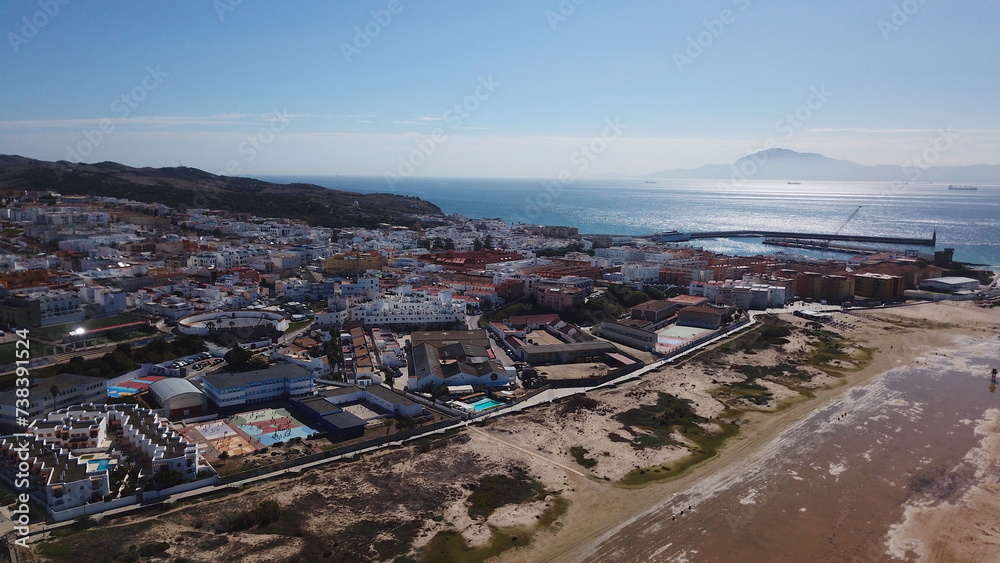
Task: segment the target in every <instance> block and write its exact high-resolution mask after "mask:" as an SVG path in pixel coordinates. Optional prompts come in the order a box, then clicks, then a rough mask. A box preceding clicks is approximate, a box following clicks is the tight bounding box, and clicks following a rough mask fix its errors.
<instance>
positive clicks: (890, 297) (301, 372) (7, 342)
mask: <svg viewBox="0 0 1000 563" xmlns="http://www.w3.org/2000/svg"><path fill="white" fill-rule="evenodd" d="M3 197H4V205H3V209H2V210H0V221H2V230H3V236H2V239H0V329H2V332H0V377H2V384H3V389H2V390H0V396H2V398H0V425H2V432H3V434H4V437H2V438H0V481H2V483H3V487H2V490H3V492H4V495H5V499H6V500H5V501H4V504H5V507H4V508H2V509H0V512H3V513H5V514H6V518H4V520H5V521H6V523H7V524H8V525H9V527H8V528H7V529H6V530H5V531H6V532H8V533H13V530H14V527H15V524H16V522H17V514H18V511H26V513H27V514H30V516H31V517H30V521H31V522H32V525H31V529H30V532H31V533H38V534H45V533H46V531H47V530H49V529H55V528H58V527H60V526H64V525H67V524H73V523H74V522H80V521H84V520H89V519H91V518H93V517H100V516H101V515H102V514H104V513H108V514H118V513H122V514H126V513H128V512H129V511H131V510H139V509H142V508H143V507H147V506H149V505H152V504H157V503H161V502H167V501H171V500H172V499H176V498H177V496H178V495H191V494H195V495H196V494H199V491H214V490H218V489H219V488H220V487H225V486H226V485H231V484H236V485H237V486H239V485H240V484H243V483H245V482H247V481H248V480H256V481H261V480H265V481H266V480H267V479H269V478H272V477H275V478H276V477H281V476H283V475H286V474H287V472H288V471H289V470H291V469H296V470H300V469H302V468H305V467H310V466H313V465H316V464H323V463H327V462H332V461H335V460H340V459H344V458H345V457H351V456H353V455H354V453H355V452H360V451H362V450H363V451H365V452H371V451H376V450H382V449H386V448H391V447H398V446H400V445H401V444H404V443H408V442H407V441H409V443H413V444H416V443H422V444H423V446H418V447H430V446H428V442H426V440H427V439H428V438H427V437H428V436H435V435H436V434H435V433H440V432H449V431H453V430H455V429H461V428H465V427H468V425H469V424H470V423H477V421H480V422H481V421H484V420H485V421H491V420H496V419H497V418H498V417H499V418H500V419H501V420H502V419H503V417H502V416H501V415H504V414H506V413H511V414H512V415H513V413H523V412H525V409H526V408H528V407H531V406H535V405H540V404H543V403H550V402H552V401H557V400H561V399H562V398H563V397H566V396H569V395H572V396H573V397H577V398H576V399H572V400H573V401H577V403H567V404H575V406H573V407H572V409H573V410H574V411H575V410H580V409H582V410H580V412H586V411H588V410H593V409H594V408H595V407H594V405H593V404H588V403H587V402H586V399H580V398H579V397H587V396H588V395H579V394H578V393H579V392H580V391H587V390H590V389H595V388H599V387H602V386H607V385H608V384H611V385H617V384H618V383H619V382H622V381H636V380H639V379H642V378H654V377H661V378H662V377H663V376H662V375H657V374H658V373H660V372H657V371H656V369H657V368H660V367H663V366H666V365H668V364H669V363H670V362H672V361H673V360H674V359H677V358H680V357H683V356H685V355H687V354H690V353H692V352H695V351H697V350H700V349H701V348H703V347H704V346H706V345H708V344H714V343H717V342H720V341H723V340H724V339H727V338H729V339H739V338H740V335H742V334H743V333H744V332H745V331H748V330H750V329H760V327H762V326H763V327H764V329H763V331H762V332H760V334H763V335H764V338H765V341H769V342H771V343H772V344H774V345H777V346H781V345H782V344H784V345H785V346H786V347H787V346H789V344H788V343H789V338H791V339H792V340H793V343H799V344H801V345H802V346H803V347H804V346H805V344H804V343H807V342H810V341H809V340H808V338H810V337H809V334H812V335H816V334H818V335H821V337H820V338H821V340H822V339H823V338H827V337H826V336H822V335H824V334H825V335H830V334H833V333H850V332H852V331H857V330H860V329H859V328H858V326H857V325H860V324H864V323H865V322H868V321H866V319H868V320H870V318H871V317H870V315H868V314H866V313H865V311H884V310H886V308H887V307H890V308H891V307H892V306H896V305H899V306H901V308H905V306H906V305H908V304H909V305H912V304H915V303H933V302H940V301H945V302H963V301H968V302H972V303H974V304H982V303H988V302H989V300H990V299H992V298H995V297H997V296H998V295H1000V292H998V290H997V289H996V283H995V281H994V278H993V273H992V272H986V271H982V270H977V269H975V268H973V267H970V266H967V265H964V264H961V263H958V262H955V261H954V256H953V251H952V250H950V249H942V250H938V251H936V252H933V253H931V254H924V253H922V252H918V251H899V250H884V249H873V250H871V251H869V252H865V253H858V254H852V253H846V252H844V253H842V257H839V258H825V259H819V258H807V257H804V256H797V255H794V254H782V253H778V254H772V255H768V256H726V255H722V254H718V253H714V252H709V251H705V250H702V249H701V248H699V247H698V246H697V243H696V242H691V241H689V242H673V241H669V240H667V241H664V240H663V239H664V237H662V236H660V237H657V236H656V235H655V234H652V233H651V234H650V236H648V237H639V236H618V235H611V234H581V233H579V232H578V230H577V229H576V228H574V227H570V226H544V225H526V224H517V225H511V224H508V223H507V222H505V221H504V220H502V219H473V218H467V217H461V216H456V215H451V216H447V215H423V214H414V215H411V216H407V217H404V218H403V220H400V221H399V222H398V224H393V225H391V224H382V225H378V226H377V227H342V228H332V227H319V226H314V225H310V224H309V223H307V222H305V221H302V220H294V219H281V218H275V217H265V216H254V215H250V214H247V213H236V212H231V211H227V210H224V209H207V208H183V209H179V208H175V207H169V206H167V205H164V204H158V203H143V202H137V201H132V200H128V199H118V198H112V197H101V196H79V195H73V196H70V195H62V194H60V193H57V192H51V191H46V192H32V191H14V190H7V191H6V192H5V193H4V194H3ZM819 244H822V243H819ZM776 313H782V314H781V317H782V318H788V319H793V320H782V321H775V320H773V319H775V318H777V317H776ZM810 327H811V328H810ZM810 331H811V332H810ZM831 331H832V332H831ZM793 333H801V335H802V337H801V338H800V340H801V339H802V338H805V340H802V341H801V342H800V341H799V340H795V337H793V336H790V335H791V334H793ZM831 338H832V337H831ZM838 338H839V337H838ZM768 339H770V340H768ZM841 345H842V344H841ZM838 346H840V345H838ZM855 346H860V345H855ZM836 358H839V359H836ZM824 361H827V362H829V363H830V365H827V366H821V367H822V368H823V370H825V369H826V368H827V367H830V366H831V365H835V364H837V362H840V364H841V365H840V367H844V365H847V364H848V363H850V362H851V361H854V360H852V359H851V358H848V357H847V356H843V357H841V356H837V355H836V354H834V355H832V356H831V357H830V358H827V359H826V360H824ZM745 367H746V369H745V370H744V371H745V372H746V373H750V367H748V366H745ZM754 369H758V371H759V370H761V369H765V368H754ZM766 369H769V370H771V372H775V373H772V375H777V376H779V377H785V378H792V379H794V378H796V377H800V378H803V379H802V380H801V381H798V383H797V384H795V385H786V386H784V387H782V386H780V385H776V384H772V383H765V379H754V377H750V378H749V379H748V380H747V381H749V383H746V382H745V381H743V380H740V381H734V382H728V383H732V384H733V385H735V387H733V386H730V387H727V386H726V385H723V384H722V383H725V382H722V383H720V382H719V381H718V380H721V377H720V376H716V377H714V378H713V377H712V376H711V375H709V376H707V377H705V378H703V379H700V380H698V383H697V387H698V390H697V392H698V393H699V394H701V396H703V398H707V399H710V400H714V401H715V403H716V405H717V407H712V410H714V411H715V412H714V413H705V412H703V409H698V410H697V414H696V413H695V412H694V411H689V410H687V407H684V406H683V404H681V405H680V406H678V405H672V406H671V404H670V402H669V401H670V399H669V397H672V395H668V394H666V393H661V396H660V402H659V403H657V405H659V406H660V407H662V408H664V409H674V411H676V412H678V413H679V412H684V413H687V414H686V415H685V416H687V417H688V418H687V419H686V420H687V422H685V423H684V424H683V425H682V426H681V427H672V428H673V429H672V430H671V429H669V428H668V429H667V431H666V432H667V434H666V435H659V434H658V433H657V432H653V433H652V434H643V433H641V432H639V433H636V434H634V435H632V436H620V435H617V434H613V433H612V436H613V437H612V438H611V440H610V441H608V440H607V439H606V436H605V437H604V441H603V442H601V437H595V438H594V439H593V440H592V441H590V442H581V443H580V444H576V445H573V446H572V447H570V448H568V449H567V450H566V451H563V452H555V451H550V452H549V453H551V454H553V455H561V456H563V457H566V458H567V460H568V461H569V462H570V463H572V460H575V462H576V463H577V464H579V466H580V468H581V469H584V468H586V469H589V470H591V471H592V472H593V475H594V476H595V477H598V478H603V479H608V480H615V481H619V480H624V481H626V482H633V483H641V482H643V481H646V480H649V479H650V478H651V477H652V473H653V469H652V468H654V467H656V468H657V469H656V470H655V471H656V472H657V473H658V472H659V467H665V464H667V463H669V462H674V461H677V459H679V458H678V457H677V451H678V450H677V448H676V447H668V448H666V450H664V451H667V452H668V453H669V455H667V456H666V457H662V456H660V457H658V456H657V455H656V454H655V453H652V452H655V451H656V448H657V447H660V446H676V445H677V444H678V442H677V436H676V434H677V433H678V432H679V433H680V435H682V436H684V437H687V438H688V439H687V440H684V439H683V438H682V439H681V442H682V443H684V442H687V447H684V448H680V449H681V450H683V452H685V453H686V454H691V453H692V452H700V451H701V450H699V449H698V447H696V446H693V445H692V443H693V444H700V443H702V442H700V441H699V440H701V438H698V437H696V436H695V433H697V432H706V431H707V432H709V434H712V432H711V431H709V430H706V429H708V428H709V427H713V428H715V430H716V431H717V434H718V435H726V434H727V433H731V432H733V431H735V428H736V427H737V425H738V421H729V422H720V420H721V418H720V417H722V416H723V412H722V411H723V410H724V409H733V408H750V409H761V410H774V409H776V408H780V407H781V405H782V404H783V401H784V400H785V399H787V398H788V396H789V395H788V393H790V392H789V389H792V390H801V389H803V388H811V387H810V386H812V387H819V386H823V385H827V384H829V383H830V381H827V380H829V379H830V376H829V373H821V370H819V369H814V373H812V374H811V375H809V376H803V375H801V374H799V375H796V374H790V373H784V372H783V371H782V369H781V368H780V367H779V368H777V369H776V368H775V367H774V366H770V367H767V368H766ZM824 378H826V379H824ZM679 381H680V380H677V381H674V384H677V383H678V382H679ZM709 382H711V383H709ZM686 383H687V384H689V385H691V387H690V390H692V391H693V390H694V389H695V387H696V383H695V382H694V379H692V380H690V381H687V382H686ZM712 383H716V384H718V385H719V386H718V388H717V389H714V390H713V389H712V387H713V386H712V385H711V384H712ZM679 384H680V385H681V386H683V385H684V384H685V383H679ZM740 385H742V387H741V388H739V389H738V392H735V393H734V389H736V388H737V387H739V386H740ZM677 391H681V390H680V389H676V390H675V391H674V392H675V394H676V395H683V391H681V392H677ZM664 397H667V398H664ZM673 400H677V399H676V398H674V399H673ZM591 401H592V399H591ZM664 401H666V402H664ZM623 406H624V405H623ZM560 412H562V413H563V414H565V413H568V412H570V411H569V410H567V409H566V408H563V410H562V411H560ZM671 412H673V411H671ZM517 416H523V415H517ZM678 416H680V415H678ZM532 417H533V418H534V424H537V425H541V426H543V427H544V426H549V425H557V424H565V420H560V419H561V418H563V416H562V415H560V416H557V417H555V418H553V419H552V420H544V419H539V415H538V414H533V415H532ZM636 425H637V426H640V427H641V426H642V424H640V423H638V422H637V423H636ZM584 426H586V425H584ZM471 428H475V427H470V430H469V431H470V432H472V430H471ZM678 428H679V429H678ZM605 434H606V433H605ZM670 434H675V436H674V438H670V437H669V435H670ZM614 436H617V438H615V437H614ZM643 436H645V437H643ZM420 440H425V441H424V442H420ZM553 440H555V439H554V438H553ZM519 442H520V443H522V444H524V443H525V442H524V441H519ZM638 444H641V445H642V447H641V448H636V447H634V446H636V445H638ZM703 447H706V446H703ZM706 448H707V447H706ZM536 449H537V450H539V451H543V450H545V447H544V445H543V443H539V445H538V446H537V447H536ZM616 449H617V450H616ZM598 450H604V452H605V455H606V456H607V457H609V458H611V459H619V460H623V459H627V460H629V461H627V462H625V463H620V464H619V466H616V465H615V464H614V463H612V462H610V460H609V461H600V462H598V460H597V459H594V458H591V457H587V456H588V454H592V453H594V452H597V451H598ZM618 450H620V452H619V454H615V455H611V454H609V453H608V452H609V451H618ZM637 452H638V453H637ZM602 459H603V458H602ZM25 462H27V463H25ZM595 467H596V468H595ZM647 471H648V472H649V473H648V475H649V477H646V475H647ZM581 474H582V473H581ZM19 498H20V499H26V502H18V499H19ZM7 505H9V506H7ZM25 505H26V506H25ZM543 514H544V511H543ZM441 533H444V532H441ZM487 535H488V534H487ZM442 537H444V536H442ZM11 541H13V540H11ZM515 543H516V542H515ZM164 549H166V548H164ZM376 559H377V558H376Z"/></svg>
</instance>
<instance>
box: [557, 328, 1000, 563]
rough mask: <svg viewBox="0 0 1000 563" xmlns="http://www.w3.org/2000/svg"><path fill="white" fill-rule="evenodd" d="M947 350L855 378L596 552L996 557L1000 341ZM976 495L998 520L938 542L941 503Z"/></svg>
mask: <svg viewBox="0 0 1000 563" xmlns="http://www.w3.org/2000/svg"><path fill="white" fill-rule="evenodd" d="M946 353H947V356H944V355H937V354H928V355H926V356H923V357H918V358H914V359H912V360H910V361H909V363H907V364H906V365H902V366H900V367H897V368H895V369H892V370H890V371H888V372H886V373H884V374H883V375H880V376H878V377H876V378H874V379H873V380H872V381H870V382H869V383H868V384H865V385H863V386H860V387H858V388H854V389H851V390H849V391H848V392H847V393H846V394H845V395H844V396H843V397H841V398H840V399H838V400H837V401H835V402H833V403H831V404H829V405H826V406H825V407H823V408H821V409H818V410H817V411H815V412H814V413H812V414H810V415H809V416H808V417H806V418H804V419H802V420H800V421H799V422H797V423H795V424H794V425H793V426H791V427H789V428H788V429H786V430H785V431H783V432H782V433H781V434H780V435H779V436H777V437H776V438H774V439H773V440H772V441H770V442H769V443H768V444H767V445H766V446H765V447H763V448H760V449H759V450H758V451H757V452H755V453H754V454H752V455H751V456H749V457H748V458H747V459H745V460H743V462H742V463H739V464H738V466H727V467H725V468H723V469H722V470H720V471H718V472H715V473H713V474H709V475H706V476H704V477H703V478H700V479H697V480H696V481H695V482H694V484H693V485H692V486H690V487H688V488H686V490H685V491H683V492H681V493H677V494H674V495H672V496H670V497H669V498H667V499H666V500H664V501H663V502H661V503H659V504H658V505H657V506H656V507H655V508H653V509H652V510H649V511H647V512H645V513H644V514H642V515H640V516H637V517H635V518H633V519H632V520H630V521H628V522H626V523H625V524H623V525H621V526H619V527H617V528H615V529H614V530H612V531H611V532H609V533H607V534H605V535H604V536H602V537H599V538H595V541H594V543H593V544H592V546H591V547H589V548H587V549H586V551H585V555H584V556H583V557H582V559H583V560H586V561H593V562H607V561H692V562H694V561H898V560H942V561H944V560H947V561H963V560H967V561H983V560H984V559H983V558H982V554H983V553H984V551H983V549H986V548H985V547H984V546H983V545H978V544H984V545H986V546H990V545H993V543H996V542H997V539H998V538H1000V531H998V530H997V527H996V526H993V528H990V525H991V522H990V515H988V514H986V512H989V510H990V507H991V506H992V507H994V509H996V510H1000V507H997V505H998V504H1000V503H998V500H1000V499H998V498H997V497H996V496H995V489H990V488H989V487H991V486H993V485H996V477H995V475H996V474H997V473H998V465H1000V462H998V457H1000V456H998V452H997V451H996V450H997V448H998V446H1000V444H998V443H997V442H1000V441H998V440H991V438H994V437H995V431H996V429H997V424H996V423H995V422H996V421H997V420H1000V419H998V418H996V417H997V415H998V414H1000V412H998V411H995V410H991V409H1000V392H991V391H990V389H989V387H990V380H989V373H990V369H991V368H993V367H1000V360H997V358H998V357H1000V340H997V339H996V338H991V339H978V340H974V339H971V338H968V337H960V338H959V339H958V340H957V341H956V343H955V345H954V346H953V347H952V348H951V349H950V350H949V351H948V352H946ZM991 421H992V422H991ZM987 442H989V444H987ZM973 495H978V497H977V498H978V502H979V504H981V505H983V506H984V507H985V508H984V507H980V509H979V510H980V512H978V513H977V514H978V515H979V516H980V519H981V520H983V521H984V529H983V530H979V531H975V530H970V531H969V533H968V534H966V536H965V537H962V538H961V539H958V538H956V539H955V541H959V542H962V543H965V544H967V546H966V547H967V549H958V550H956V549H941V546H940V545H938V546H937V547H933V546H934V545H935V539H934V538H935V536H936V535H937V534H939V533H940V532H941V529H942V527H943V526H945V525H946V524H948V519H947V518H941V517H938V518H937V519H935V518H932V517H931V516H933V515H932V514H931V515H928V514H930V512H932V511H935V510H938V511H940V510H942V508H947V507H959V508H960V507H962V506H964V504H965V502H966V501H967V500H968V499H969V498H971V496H973ZM984 495H985V497H984ZM990 501H992V502H990ZM959 508H955V510H958V509H959ZM984 511H986V512H984ZM925 513H926V514H925ZM922 514H923V518H921V515H922ZM992 521H994V522H1000V519H994V520H992ZM991 530H992V531H991ZM956 533H957V532H956ZM890 539H891V541H890ZM938 543H940V542H938ZM981 548H982V549H981ZM993 553H996V552H993ZM572 559H573V560H579V559H581V557H579V554H576V555H574V556H573V557H572ZM987 560H988V559H987ZM994 560H1000V554H997V555H996V559H994Z"/></svg>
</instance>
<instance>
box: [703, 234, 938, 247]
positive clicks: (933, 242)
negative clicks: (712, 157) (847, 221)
mask: <svg viewBox="0 0 1000 563" xmlns="http://www.w3.org/2000/svg"><path fill="white" fill-rule="evenodd" d="M687 236H688V237H689V238H690V240H695V239H705V238H750V237H762V238H770V239H805V240H840V241H848V242H871V243H878V244H904V245H911V246H931V247H934V246H937V232H935V233H934V234H933V236H931V238H910V237H880V236H866V235H843V234H836V233H793V232H785V231H705V232H701V233H688V234H687Z"/></svg>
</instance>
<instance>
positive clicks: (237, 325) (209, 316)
mask: <svg viewBox="0 0 1000 563" xmlns="http://www.w3.org/2000/svg"><path fill="white" fill-rule="evenodd" d="M287 328H288V319H286V318H285V315H283V314H281V313H278V312H275V311H259V310H251V309H239V310H235V311H215V312H212V313H198V314H195V315H188V316H186V317H183V318H181V319H180V320H179V321H177V331H178V332H180V333H181V334H193V335H196V336H202V337H208V336H215V335H223V334H225V335H228V336H230V337H235V338H237V339H239V340H252V339H255V338H259V337H262V336H269V335H271V334H274V333H282V332H284V331H285V330H286V329H287Z"/></svg>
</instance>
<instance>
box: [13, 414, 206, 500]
mask: <svg viewBox="0 0 1000 563" xmlns="http://www.w3.org/2000/svg"><path fill="white" fill-rule="evenodd" d="M95 453H105V454H107V455H108V456H109V457H107V458H105V459H107V460H114V461H118V462H120V461H122V460H123V459H124V458H131V459H133V460H135V461H136V462H138V463H139V465H140V467H141V471H140V479H142V478H143V477H151V476H152V475H155V474H157V473H160V472H163V471H176V472H177V473H179V474H180V477H181V480H191V479H194V478H196V477H197V475H198V472H199V471H200V470H201V469H204V466H202V465H201V464H200V461H199V457H198V452H197V446H196V445H195V444H193V443H190V442H188V441H187V440H186V439H185V438H184V437H183V436H182V435H181V434H180V433H179V432H177V430H175V429H174V427H173V425H172V424H170V422H169V421H168V420H166V419H164V418H162V417H160V416H159V415H158V414H157V413H155V412H153V411H151V410H149V409H145V408H142V407H138V406H135V405H124V404H121V405H94V404H83V405H77V406H73V407H69V408H66V409H62V410H59V411H56V412H53V413H50V414H49V415H48V416H47V417H45V418H44V419H40V420H36V421H34V422H33V423H32V424H31V425H30V426H28V428H27V429H26V430H25V431H24V433H23V434H21V435H19V436H5V437H0V477H2V478H3V479H4V480H5V481H7V482H8V484H10V485H12V486H16V488H17V489H20V490H24V489H27V491H28V494H29V496H30V498H31V499H33V500H34V501H36V502H37V503H39V504H40V505H41V506H43V507H45V508H46V509H47V510H48V511H49V512H50V514H52V513H53V512H59V511H65V510H67V509H71V508H76V507H79V506H83V505H86V504H93V503H100V502H102V501H103V500H104V499H105V497H107V496H108V495H110V494H111V493H112V491H111V489H110V475H109V466H110V463H109V461H104V462H103V463H101V462H99V461H88V460H87V459H83V458H82V457H81V456H82V455H84V454H95ZM89 457H93V455H91V456H89ZM25 467H27V468H28V469H27V471H24V469H25Z"/></svg>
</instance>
